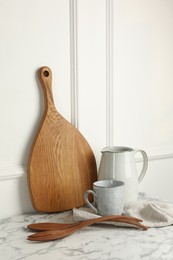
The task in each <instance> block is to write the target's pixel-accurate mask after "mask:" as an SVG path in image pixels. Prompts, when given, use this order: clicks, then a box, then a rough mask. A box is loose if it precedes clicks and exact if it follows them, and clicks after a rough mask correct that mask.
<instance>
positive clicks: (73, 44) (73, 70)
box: [69, 0, 78, 127]
mask: <svg viewBox="0 0 173 260" xmlns="http://www.w3.org/2000/svg"><path fill="white" fill-rule="evenodd" d="M69 11H70V14H69V16H70V85H71V86H70V88H71V123H72V124H73V125H74V126H75V127H78V53H77V49H78V46H77V0H69Z"/></svg>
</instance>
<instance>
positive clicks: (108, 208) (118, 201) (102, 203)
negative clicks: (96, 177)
mask: <svg viewBox="0 0 173 260" xmlns="http://www.w3.org/2000/svg"><path fill="white" fill-rule="evenodd" d="M89 194H92V196H93V197H94V202H93V205H92V204H91V203H90V202H89V200H88V195H89ZM84 200H85V202H86V203H87V205H88V206H89V207H90V208H91V209H93V210H94V212H95V213H97V214H99V215H101V216H109V215H121V214H122V213H123V210H124V182H122V181H117V180H114V179H112V180H102V181H96V182H94V183H93V190H87V191H86V192H85V194H84Z"/></svg>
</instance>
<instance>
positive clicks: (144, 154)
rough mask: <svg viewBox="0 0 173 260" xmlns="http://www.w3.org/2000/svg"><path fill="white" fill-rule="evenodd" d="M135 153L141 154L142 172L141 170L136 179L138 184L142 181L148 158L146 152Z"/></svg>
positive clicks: (137, 151)
mask: <svg viewBox="0 0 173 260" xmlns="http://www.w3.org/2000/svg"><path fill="white" fill-rule="evenodd" d="M136 153H141V154H142V158H143V166H142V170H141V173H140V175H139V177H138V183H140V182H141V181H142V179H143V178H144V176H145V174H146V171H147V168H148V156H147V154H146V152H145V151H143V150H136Z"/></svg>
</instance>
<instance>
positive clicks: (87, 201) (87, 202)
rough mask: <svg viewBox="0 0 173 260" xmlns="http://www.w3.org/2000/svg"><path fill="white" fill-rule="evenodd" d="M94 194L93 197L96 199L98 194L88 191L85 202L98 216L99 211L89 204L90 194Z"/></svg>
mask: <svg viewBox="0 0 173 260" xmlns="http://www.w3.org/2000/svg"><path fill="white" fill-rule="evenodd" d="M90 193H91V194H92V195H93V197H94V198H96V196H97V195H96V193H95V192H94V191H93V190H87V191H86V192H85V194H84V200H85V202H86V204H87V205H88V206H89V207H90V208H92V209H93V210H94V211H95V212H96V213H97V214H98V211H97V209H96V208H95V207H94V206H93V205H92V204H91V203H90V202H89V200H88V195H89V194H90Z"/></svg>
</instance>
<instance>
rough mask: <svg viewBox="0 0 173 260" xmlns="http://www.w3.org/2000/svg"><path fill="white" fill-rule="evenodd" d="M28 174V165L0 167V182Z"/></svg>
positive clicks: (172, 156) (164, 156) (166, 156)
mask: <svg viewBox="0 0 173 260" xmlns="http://www.w3.org/2000/svg"><path fill="white" fill-rule="evenodd" d="M166 159H173V154H160V155H151V156H148V160H149V161H158V160H166ZM136 162H139V163H140V162H142V159H137V160H136ZM26 172H27V165H22V166H16V167H13V166H11V167H4V166H3V167H0V181H8V180H11V179H16V178H20V177H21V176H23V175H24V174H26Z"/></svg>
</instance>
